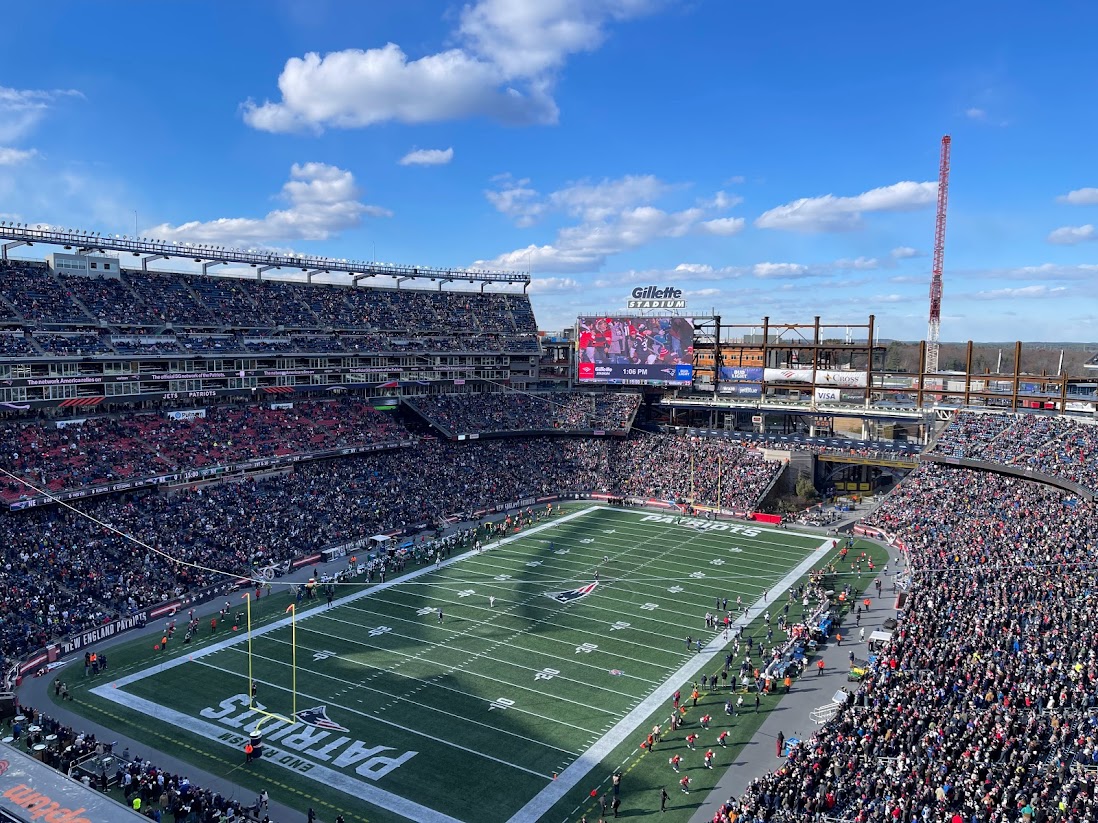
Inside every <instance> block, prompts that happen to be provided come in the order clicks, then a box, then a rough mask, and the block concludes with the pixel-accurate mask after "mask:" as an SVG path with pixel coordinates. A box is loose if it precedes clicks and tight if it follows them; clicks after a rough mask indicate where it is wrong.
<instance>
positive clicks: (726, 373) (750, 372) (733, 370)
mask: <svg viewBox="0 0 1098 823" xmlns="http://www.w3.org/2000/svg"><path fill="white" fill-rule="evenodd" d="M763 372H764V369H762V368H760V367H758V366H721V380H729V381H731V382H733V383H743V382H748V383H761V382H762V381H763Z"/></svg>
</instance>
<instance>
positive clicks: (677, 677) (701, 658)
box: [508, 538, 832, 823]
mask: <svg viewBox="0 0 1098 823" xmlns="http://www.w3.org/2000/svg"><path fill="white" fill-rule="evenodd" d="M831 546H832V540H831V539H830V538H829V539H827V540H825V541H824V542H823V543H822V544H821V545H820V547H819V548H817V549H816V551H814V552H813V553H812V554H810V555H809V556H808V557H807V558H805V559H804V560H803V561H802V562H801V563H800V565H798V566H797V567H796V568H794V569H793V570H791V571H790V572H789V574H787V575H786V576H785V577H783V578H782V579H781V581H780V582H779V583H778V584H777V585H776V586H774V587H773V588H771V589H770V591H769V592H768V593H767V595H766V597H763V598H760V599H759V600H757V601H755V603H754V604H753V605H752V606H751V608H750V609H748V612H747V614H746V615H744V616H743V617H741V618H740V619H739V620H737V621H736V625H737V626H745V625H746V624H747V623H748V622H749V621H750V620H753V619H754V617H752V616H751V612H752V611H754V612H755V616H758V614H759V613H761V612H762V610H763V609H765V608H768V607H769V606H770V605H771V604H773V603H775V602H777V601H778V600H779V599H780V597H781V593H782V592H784V591H785V590H786V589H788V588H790V587H791V586H792V585H793V584H794V583H796V582H797V580H799V579H800V578H801V577H803V576H804V575H806V574H808V572H810V571H811V570H812V569H813V568H815V567H816V565H817V564H818V563H819V562H820V561H821V560H823V559H824V558H825V557H826V556H827V555H828V553H829V552H830V551H831ZM721 652H723V647H722V646H720V645H717V644H710V646H709V647H707V648H705V649H703V650H702V652H701V653H700V654H697V655H695V656H694V657H693V658H692V659H691V660H689V661H687V662H686V663H684V664H683V666H682V668H680V669H679V670H678V671H677V672H675V674H674V675H672V676H671V677H670V678H668V679H667V680H666V681H664V683H663V684H662V685H661V686H659V687H658V688H656V689H654V690H653V691H652V693H651V694H650V695H648V697H646V698H645V699H644V700H642V701H641V702H640V703H639V704H638V705H637V707H636V708H635V709H633V711H631V712H630V713H629V714H628V715H626V716H625V717H623V718H622V719H621V720H619V721H618V722H617V723H616V724H615V725H614V728H613V729H611V730H610V731H609V732H608V733H607V734H605V735H603V737H602V738H601V739H600V740H599V742H598V743H596V744H595V745H594V746H592V747H591V748H589V749H588V750H587V751H586V752H584V753H583V754H581V755H580V756H579V757H578V758H577V759H576V760H575V761H573V762H572V764H571V765H569V766H568V768H566V769H565V770H564V771H563V772H561V773H560V774H558V775H557V779H556V780H554V781H553V782H552V783H550V784H549V785H548V786H546V787H545V788H544V789H542V790H541V791H540V792H538V793H537V794H536V795H534V797H533V798H531V799H530V800H529V802H527V803H526V805H525V806H523V807H522V808H521V809H519V811H518V812H516V813H515V814H514V815H513V816H512V817H511V819H510V820H509V821H508V823H537V821H539V820H541V819H543V817H544V815H545V814H546V813H548V811H549V809H551V808H552V807H553V806H554V805H556V803H557V801H559V800H560V799H561V798H562V797H564V795H565V794H567V793H568V792H569V791H570V790H571V789H573V788H575V787H576V786H577V785H578V784H579V782H580V781H581V780H582V779H583V778H584V776H585V775H586V774H587V773H588V772H589V771H591V769H593V768H595V767H596V766H598V765H599V763H601V762H602V760H603V759H604V758H605V757H606V756H607V755H609V754H610V752H612V751H613V750H614V749H615V748H617V746H619V745H620V744H621V743H622V742H624V740H625V738H626V737H627V736H628V735H630V734H632V733H633V731H634V730H635V729H636V728H637V727H638V726H639V725H640V724H641V723H642V722H644V721H645V720H646V719H647V718H648V716H649V715H651V714H652V713H653V712H655V711H656V710H657V709H658V708H659V707H660V706H661V705H663V704H665V703H667V702H668V701H669V700H670V699H671V696H672V695H673V694H674V693H675V691H676V690H677V689H678V688H679V684H680V683H683V682H686V681H688V680H690V678H691V677H693V676H694V675H696V674H697V673H698V672H700V671H702V670H703V669H704V668H705V667H706V666H707V665H708V664H709V663H710V662H711V661H712V660H713V658H714V657H717V656H718V655H719V654H721Z"/></svg>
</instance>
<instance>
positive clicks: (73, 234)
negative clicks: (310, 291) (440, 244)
mask: <svg viewBox="0 0 1098 823" xmlns="http://www.w3.org/2000/svg"><path fill="white" fill-rule="evenodd" d="M0 240H5V241H8V242H5V243H3V244H2V245H0V253H2V255H0V256H2V259H4V260H7V258H8V250H9V249H12V248H15V247H17V246H23V245H27V246H33V245H34V244H35V243H40V244H43V245H50V246H60V247H62V248H64V249H76V250H77V251H78V252H80V253H87V252H92V251H98V252H101V253H102V252H107V251H116V252H126V253H129V254H132V255H133V256H134V257H140V258H141V268H142V269H143V270H146V271H147V270H148V264H149V262H151V261H153V260H164V259H170V258H188V259H191V260H194V261H195V262H196V263H201V264H202V273H203V274H206V273H208V270H209V268H210V267H211V266H220V265H226V264H229V263H238V264H244V265H248V266H252V267H253V268H255V270H256V278H257V279H262V276H263V272H266V271H270V270H271V269H289V270H296V269H300V270H301V271H302V272H304V273H305V275H306V279H307V280H308V281H309V282H312V279H313V276H314V275H317V274H331V273H343V274H347V275H349V276H350V277H351V280H352V282H353V283H356V284H357V283H358V281H359V280H362V279H365V278H369V277H392V278H394V279H396V281H397V285H398V286H399V285H400V283H402V282H404V281H405V280H431V281H437V282H438V283H439V288H441V287H442V284H443V283H450V282H454V281H461V282H466V283H480V284H481V289H482V290H483V288H484V286H486V285H488V284H491V283H500V284H503V285H518V284H521V285H522V288H523V290H524V291H525V290H526V288H527V287H529V285H530V274H529V272H510V271H490V270H486V269H469V268H460V267H459V268H450V269H443V268H437V267H434V266H409V265H403V264H399V263H378V262H376V261H370V262H367V261H365V260H347V259H345V258H331V257H317V256H315V255H307V254H280V253H277V252H269V251H263V250H261V249H238V248H227V247H224V246H214V245H205V244H200V243H180V242H177V241H171V242H169V241H166V240H155V239H150V238H147V237H129V236H128V235H117V234H115V235H109V234H108V235H102V234H100V233H99V232H93V231H82V230H80V229H58V228H54V227H53V226H45V225H38V226H34V227H32V226H29V225H27V224H26V223H14V222H10V221H0Z"/></svg>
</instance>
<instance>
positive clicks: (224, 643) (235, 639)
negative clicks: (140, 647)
mask: <svg viewBox="0 0 1098 823" xmlns="http://www.w3.org/2000/svg"><path fill="white" fill-rule="evenodd" d="M598 510H599V507H598V506H588V507H587V508H585V509H580V510H579V511H576V512H572V513H571V514H565V515H561V516H560V517H558V518H557V519H556V520H553V521H550V522H548V523H543V524H541V525H540V526H534V527H533V528H532V529H530V530H529V531H527V532H526V535H530V534H535V533H537V532H539V531H543V530H545V529H548V528H551V527H553V526H556V525H558V524H560V523H565V522H567V521H569V520H574V519H575V518H577V517H582V516H583V515H585V514H589V513H591V512H595V511H598ZM518 537H519V535H514V536H511V537H504V538H501V539H500V540H497V541H496V542H495V543H490V544H488V546H487V547H485V548H486V549H490V548H492V547H494V546H498V545H504V544H507V543H513V542H514V541H515V540H517V539H518ZM475 554H476V553H475V552H474V551H473V550H472V549H470V550H469V551H467V552H465V553H464V554H459V555H457V556H455V557H451V558H449V559H448V560H443V561H442V565H443V566H449V565H452V564H453V563H456V562H458V561H459V560H462V559H463V558H465V557H469V556H472V555H475ZM433 571H435V569H434V567H433V566H424V567H423V568H422V569H416V570H415V571H414V572H409V573H408V574H406V575H404V576H402V577H395V578H392V579H391V580H388V581H387V582H385V583H378V584H376V585H372V586H369V587H368V588H364V589H362V590H361V591H357V592H354V593H353V594H348V595H346V596H344V597H340V598H338V599H337V600H336V601H335V603H336V604H338V605H342V604H344V603H354V602H355V601H356V600H361V599H362V598H364V597H370V596H372V595H373V593H374V592H378V591H385V590H386V589H390V588H393V587H394V586H399V585H401V584H403V583H406V582H408V581H410V580H414V579H416V578H418V577H422V576H423V575H425V574H430V573H431V572H433ZM318 605H319V604H318ZM324 611H325V610H324V609H320V608H315V609H309V610H308V611H306V612H303V613H301V614H298V615H296V619H297V624H298V626H300V625H301V624H302V623H303V622H304V621H306V620H309V619H311V618H314V617H316V616H317V615H318V614H323V613H324ZM293 619H294V618H293V617H283V618H281V619H279V620H276V621H274V622H273V623H268V624H267V625H266V626H264V627H262V628H260V629H255V630H254V631H253V632H252V633H251V636H252V639H253V640H254V639H255V638H257V637H262V636H263V635H266V634H269V633H271V632H273V631H277V630H278V629H281V628H284V627H286V626H289V625H290V622H291V621H292V620H293ZM247 639H248V634H247V633H246V632H245V633H244V634H238V635H235V636H229V637H227V638H225V639H224V640H221V641H219V642H217V643H212V644H210V645H209V646H206V647H205V648H201V649H190V650H188V649H181V650H180V651H179V652H177V653H176V657H174V658H172V659H171V660H164V661H162V662H159V663H156V664H154V665H152V666H147V667H146V668H144V669H142V670H141V671H139V672H134V673H133V674H128V675H126V676H124V677H120V678H118V679H117V680H112V681H111V683H112V684H113V685H114V686H116V687H118V688H119V689H121V688H122V687H123V686H128V685H129V684H130V683H135V682H136V681H138V680H144V679H145V678H146V677H149V676H151V675H153V674H158V673H160V672H162V671H166V670H167V669H174V668H175V667H176V666H181V665H183V664H184V663H188V662H190V661H192V660H197V659H199V658H200V657H204V656H205V655H207V654H212V653H214V652H219V651H221V650H222V649H226V648H229V647H230V646H234V645H236V644H238V643H244V642H245V641H247Z"/></svg>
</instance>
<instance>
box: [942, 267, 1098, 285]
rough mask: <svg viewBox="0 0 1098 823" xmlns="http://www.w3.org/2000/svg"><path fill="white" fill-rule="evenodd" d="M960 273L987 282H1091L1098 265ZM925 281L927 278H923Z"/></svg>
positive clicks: (1097, 272) (1097, 271) (1096, 272)
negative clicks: (1034, 280)
mask: <svg viewBox="0 0 1098 823" xmlns="http://www.w3.org/2000/svg"><path fill="white" fill-rule="evenodd" d="M958 273H959V274H963V275H971V276H975V277H980V278H983V279H986V280H1032V279H1037V278H1039V279H1041V280H1046V281H1055V280H1060V281H1065V280H1066V281H1070V280H1089V279H1091V278H1093V277H1095V276H1096V275H1098V263H1080V264H1078V265H1068V266H1065V265H1061V264H1059V263H1041V264H1039V265H1036V266H1017V267H1015V268H1009V269H984V270H978V271H974V272H973V271H968V272H958ZM923 280H924V281H925V280H926V278H923Z"/></svg>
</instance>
